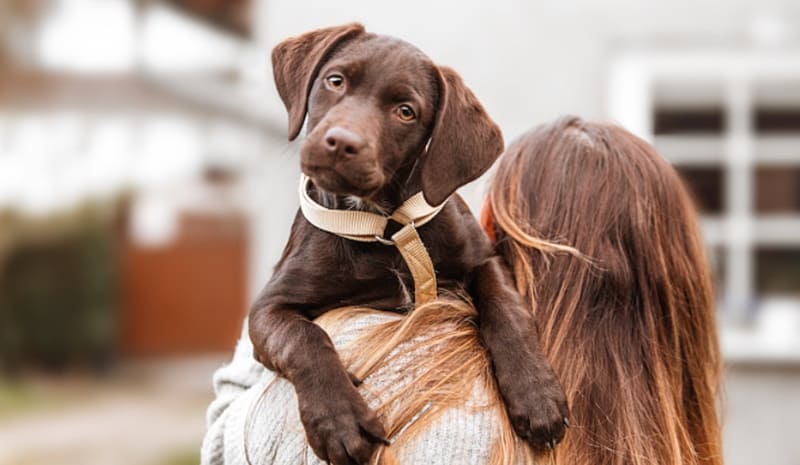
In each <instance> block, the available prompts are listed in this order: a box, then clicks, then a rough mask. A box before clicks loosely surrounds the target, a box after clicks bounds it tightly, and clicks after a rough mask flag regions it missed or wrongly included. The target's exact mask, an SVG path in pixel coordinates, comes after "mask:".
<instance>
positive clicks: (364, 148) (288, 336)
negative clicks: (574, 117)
mask: <svg viewBox="0 0 800 465" xmlns="http://www.w3.org/2000/svg"><path fill="white" fill-rule="evenodd" d="M272 63H273V68H274V75H275V83H276V85H277V88H278V92H279V93H280V96H281V98H282V100H283V102H284V104H285V105H286V109H287V111H288V113H289V139H290V140H291V139H294V138H296V137H297V135H298V134H299V133H300V129H301V127H302V125H303V121H304V119H305V117H306V114H307V115H308V123H307V131H308V136H307V138H306V140H305V141H304V143H303V145H302V148H301V166H302V170H303V172H304V173H305V174H307V175H308V176H309V177H310V178H311V179H312V181H313V186H312V188H311V190H310V192H309V193H310V195H311V197H312V198H313V199H314V200H315V201H317V202H318V203H320V204H322V205H324V206H326V207H328V208H334V209H352V208H357V209H364V210H370V211H373V212H381V213H389V212H392V211H393V210H394V209H396V208H397V207H398V206H399V205H400V204H401V203H402V202H403V201H405V200H406V199H407V198H409V197H410V196H411V195H413V194H414V193H416V192H419V191H420V190H422V192H423V193H424V196H425V199H426V200H427V202H428V203H429V204H431V205H438V204H440V203H442V202H444V201H447V204H446V206H445V207H444V209H443V210H442V211H441V212H440V213H439V214H438V215H437V216H436V217H435V218H434V219H433V220H432V221H430V222H429V223H427V224H425V225H424V226H422V227H420V228H419V234H420V236H421V237H422V240H423V242H424V244H425V245H426V246H427V248H428V251H429V253H430V256H431V259H432V261H433V264H434V267H435V269H436V273H437V279H438V283H439V288H440V289H448V290H453V291H467V292H469V293H470V295H471V296H472V298H473V299H474V301H475V305H476V306H477V308H478V311H479V314H480V317H479V319H480V321H479V322H478V323H479V327H480V334H481V337H482V339H483V341H484V343H485V344H486V346H487V348H488V350H489V352H490V355H491V359H492V364H493V368H494V371H495V376H496V378H497V381H498V387H499V389H500V392H501V394H502V395H503V398H504V400H505V402H506V407H507V409H508V413H509V416H510V418H511V421H512V423H513V425H514V428H515V430H516V431H517V433H518V434H519V435H520V436H521V437H523V438H524V439H526V440H527V441H529V442H530V444H531V445H532V446H534V447H535V448H537V449H542V448H548V447H553V446H555V444H556V443H557V442H558V441H560V440H561V438H562V437H563V435H564V428H565V423H566V418H567V415H568V412H567V406H566V402H565V400H564V395H563V393H562V391H561V388H560V385H559V383H558V381H557V380H556V379H555V377H554V375H553V373H552V371H551V369H550V367H549V365H548V363H547V361H546V360H545V358H544V356H543V355H542V354H541V352H540V351H539V348H538V342H537V330H536V326H535V323H534V321H533V319H532V317H531V315H530V314H529V312H528V310H527V309H526V307H525V305H524V303H523V301H522V298H521V297H520V296H519V294H517V292H516V291H515V290H514V286H513V280H512V277H511V275H510V273H509V271H508V270H507V268H506V267H505V266H504V264H503V263H501V261H500V259H499V258H497V257H492V256H491V255H492V251H491V245H490V243H489V241H488V239H487V238H486V236H485V235H484V234H483V232H482V231H481V228H480V226H479V225H478V222H477V221H476V220H475V218H474V217H473V215H472V213H471V212H470V210H469V209H468V208H467V206H466V204H465V203H464V202H463V201H462V200H461V198H459V197H458V196H457V195H453V196H452V198H450V197H451V195H452V194H453V193H454V192H455V190H456V189H457V188H458V187H459V186H461V185H463V184H466V183H467V182H469V181H471V180H473V179H475V178H476V177H478V176H480V175H481V174H482V173H483V172H485V171H486V170H487V169H488V168H489V167H490V166H491V164H492V162H493V161H494V160H495V159H496V158H497V157H498V156H499V155H500V153H501V152H502V150H503V141H502V136H501V133H500V130H499V129H498V127H497V126H496V125H495V124H494V123H493V122H492V121H491V120H490V119H489V117H488V116H487V114H486V112H485V111H484V109H483V107H482V106H481V105H480V103H479V102H478V101H477V99H476V98H475V96H474V95H473V94H472V92H470V90H469V89H467V87H466V86H465V85H464V84H463V82H462V81H461V78H460V77H459V76H458V75H457V74H456V73H455V72H454V71H453V70H451V69H449V68H444V67H438V66H436V65H434V64H433V63H432V62H431V61H430V59H428V58H427V57H426V56H425V55H424V54H423V53H422V52H420V51H419V50H417V49H416V48H414V47H413V46H411V45H409V44H407V43H405V42H403V41H400V40H397V39H394V38H390V37H385V36H379V35H375V34H369V33H366V32H365V31H364V28H363V27H362V26H361V25H358V24H351V25H346V26H341V27H334V28H328V29H319V30H316V31H312V32H309V33H306V34H303V35H301V36H299V37H295V38H291V39H288V40H286V41H284V42H282V43H280V44H279V45H278V46H277V47H275V49H274V50H273V52H272ZM429 141H430V142H429ZM426 147H427V148H426ZM448 198H450V200H449V201H448V200H447V199H448ZM394 226H397V225H394ZM389 229H392V230H390V231H387V236H388V235H390V234H391V233H393V232H394V231H396V230H397V229H398V228H392V225H391V223H390V228H389ZM409 289H413V279H412V277H411V275H410V272H409V270H408V268H407V267H406V265H405V262H404V261H403V259H402V257H401V256H400V254H399V253H398V251H397V250H396V249H395V248H394V247H388V246H386V245H383V244H380V243H363V242H355V241H351V240H348V239H344V238H341V237H339V236H336V235H333V234H330V233H327V232H324V231H322V230H319V229H317V228H316V227H314V226H313V225H311V224H310V223H309V222H308V221H307V220H306V219H305V218H304V217H303V215H302V214H301V213H300V212H298V214H297V216H296V218H295V221H294V224H293V226H292V231H291V236H290V238H289V242H288V244H287V245H286V249H285V250H284V253H283V256H282V257H281V259H280V261H279V262H278V264H277V265H276V267H275V272H274V274H273V276H272V278H271V279H270V281H269V282H268V283H267V285H266V287H265V288H264V290H263V291H262V293H261V295H260V296H259V298H258V300H257V301H256V303H255V304H254V305H253V308H252V310H251V313H250V337H251V339H252V340H253V344H254V347H255V355H256V357H257V358H258V360H259V361H260V362H261V363H263V364H264V365H266V366H267V367H268V368H270V369H272V370H276V371H277V372H279V373H280V374H281V375H282V376H284V377H286V378H287V379H288V380H289V381H290V382H292V384H293V385H294V386H295V389H296V390H297V397H298V405H299V409H300V418H301V420H302V422H303V425H304V426H305V429H306V435H307V437H308V441H309V443H310V445H311V447H312V448H313V449H314V451H315V453H316V454H317V455H318V456H319V457H320V458H321V459H323V460H327V461H330V462H332V463H334V464H336V465H347V464H352V463H358V464H366V463H368V461H369V459H370V457H371V455H372V452H373V450H374V447H375V444H376V443H377V442H379V441H385V437H384V436H385V433H384V430H383V428H382V426H381V424H380V422H379V420H378V418H377V417H376V415H375V414H374V412H372V411H371V410H370V409H369V407H368V406H367V405H366V403H365V402H364V400H363V399H362V398H361V396H360V395H359V393H358V391H357V390H356V388H355V387H354V386H353V382H352V380H351V379H350V377H349V376H348V373H347V371H346V370H345V368H344V366H343V365H342V363H341V361H340V360H339V358H338V356H337V354H336V351H335V350H334V348H333V345H332V343H331V341H330V339H329V338H328V336H327V335H326V334H325V332H324V331H322V329H320V328H319V327H318V326H316V325H315V324H314V323H312V322H311V319H313V318H315V317H317V316H319V315H320V314H322V313H324V312H326V311H328V310H330V309H332V308H334V307H342V306H347V305H363V306H369V307H374V308H381V309H386V310H389V311H404V310H408V309H410V308H411V307H412V304H413V302H412V298H411V297H410V296H411V293H409V291H408V290H409Z"/></svg>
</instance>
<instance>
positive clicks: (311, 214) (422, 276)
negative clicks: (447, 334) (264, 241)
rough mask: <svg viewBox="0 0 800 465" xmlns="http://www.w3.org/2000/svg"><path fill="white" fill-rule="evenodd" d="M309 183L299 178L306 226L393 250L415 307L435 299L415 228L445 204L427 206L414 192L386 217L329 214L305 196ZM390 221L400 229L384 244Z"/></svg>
mask: <svg viewBox="0 0 800 465" xmlns="http://www.w3.org/2000/svg"><path fill="white" fill-rule="evenodd" d="M310 182H311V179H309V178H308V176H305V175H302V176H301V177H300V192H299V196H300V210H301V211H302V212H303V216H304V217H305V218H306V220H308V222H309V223H311V224H313V225H314V226H316V227H317V228H318V229H321V230H323V231H327V232H329V233H331V234H336V235H337V236H340V237H344V238H346V239H350V240H353V241H359V242H380V243H382V244H387V245H394V246H396V247H397V249H398V250H399V251H400V254H401V255H402V256H403V259H404V260H405V262H406V265H408V269H409V270H410V271H411V276H412V277H413V278H414V302H415V304H416V305H420V304H423V303H426V302H430V301H432V300H434V299H436V296H437V290H436V272H435V270H434V269H433V262H432V261H431V257H430V255H428V251H427V250H426V249H425V245H424V244H423V243H422V239H420V237H419V233H418V232H417V228H418V227H420V226H422V225H424V224H425V223H427V222H428V221H430V220H431V219H433V217H435V216H436V215H437V214H438V213H439V212H440V211H441V210H442V208H444V205H445V204H446V203H447V201H444V202H442V204H441V205H438V206H435V207H434V206H431V205H428V202H426V201H425V198H424V197H423V195H422V192H417V193H416V194H414V195H413V196H411V198H409V199H408V200H406V201H405V202H403V204H402V205H400V207H399V208H398V209H397V210H395V211H394V212H393V213H392V214H391V215H390V216H383V215H379V214H377V213H371V212H364V211H355V210H333V209H330V208H325V207H323V206H322V205H320V204H318V203H317V202H315V201H314V200H313V199H312V198H311V197H310V196H309V195H308V185H309V183H310ZM390 219H391V220H394V221H396V222H398V223H400V224H402V225H403V228H402V229H400V230H399V231H397V232H396V233H394V234H393V235H392V238H391V240H388V239H385V238H384V233H385V231H386V226H387V224H388V223H389V220H390Z"/></svg>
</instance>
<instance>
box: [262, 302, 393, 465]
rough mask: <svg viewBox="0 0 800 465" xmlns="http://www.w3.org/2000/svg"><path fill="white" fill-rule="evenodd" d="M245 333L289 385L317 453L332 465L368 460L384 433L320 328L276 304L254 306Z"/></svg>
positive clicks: (311, 444)
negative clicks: (247, 331)
mask: <svg viewBox="0 0 800 465" xmlns="http://www.w3.org/2000/svg"><path fill="white" fill-rule="evenodd" d="M249 331H250V339H251V340H252V341H253V347H254V355H255V357H256V359H257V360H258V361H259V362H261V363H262V364H264V365H265V366H266V367H267V368H269V369H271V370H273V371H276V372H277V373H279V374H280V375H281V376H283V377H285V378H286V379H287V380H289V382H291V383H292V384H293V385H294V387H295V391H296V392H297V403H298V409H299V411H300V420H301V421H302V423H303V426H304V427H305V430H306V437H307V438H308V442H309V445H310V446H311V448H312V449H313V450H314V452H315V453H316V454H317V456H318V457H319V458H320V459H322V460H324V461H328V462H330V463H333V464H334V465H348V464H351V463H358V464H364V465H366V464H368V463H369V460H370V458H371V457H372V454H373V452H374V450H375V447H376V445H377V443H378V442H384V443H387V442H388V441H387V440H386V438H385V435H386V433H385V432H384V429H383V426H382V425H381V423H380V421H379V419H378V417H377V415H376V414H375V412H373V411H372V410H371V409H370V408H369V407H368V406H367V404H366V402H365V401H364V399H363V398H362V397H361V395H360V394H359V393H358V390H357V389H356V388H355V386H354V385H353V382H352V380H351V378H350V376H349V375H348V373H347V371H346V369H345V367H344V365H343V364H342V362H341V360H340V359H339V356H338V354H337V353H336V349H335V348H334V346H333V342H332V341H331V339H330V337H328V335H327V334H326V333H325V331H324V330H323V329H322V328H320V327H319V326H317V325H316V324H314V323H313V322H312V321H310V320H309V319H308V318H306V316H305V315H303V314H302V312H300V311H298V310H296V309H293V308H291V307H289V306H285V305H276V304H268V305H266V306H263V307H257V308H254V309H253V310H252V311H251V312H250V320H249Z"/></svg>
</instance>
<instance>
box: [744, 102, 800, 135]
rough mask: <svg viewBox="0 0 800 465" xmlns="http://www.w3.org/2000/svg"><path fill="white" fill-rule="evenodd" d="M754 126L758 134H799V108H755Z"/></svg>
mask: <svg viewBox="0 0 800 465" xmlns="http://www.w3.org/2000/svg"><path fill="white" fill-rule="evenodd" d="M754 124H755V128H756V131H758V132H800V107H795V108H770V107H762V108H757V109H756V111H755V123H754Z"/></svg>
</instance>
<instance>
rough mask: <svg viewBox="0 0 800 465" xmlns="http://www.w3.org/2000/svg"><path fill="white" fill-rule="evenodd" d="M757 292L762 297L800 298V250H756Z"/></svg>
mask: <svg viewBox="0 0 800 465" xmlns="http://www.w3.org/2000/svg"><path fill="white" fill-rule="evenodd" d="M756 290H757V291H758V294H759V295H760V296H764V295H790V296H800V248H759V249H758V250H756Z"/></svg>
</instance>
